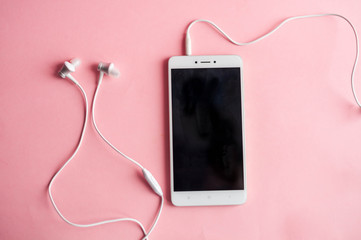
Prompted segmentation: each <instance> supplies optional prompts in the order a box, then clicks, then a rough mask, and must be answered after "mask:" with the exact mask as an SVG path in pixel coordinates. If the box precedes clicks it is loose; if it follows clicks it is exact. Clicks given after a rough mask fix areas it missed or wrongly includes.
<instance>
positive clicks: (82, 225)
mask: <svg viewBox="0 0 361 240" xmlns="http://www.w3.org/2000/svg"><path fill="white" fill-rule="evenodd" d="M68 78H69V79H70V80H71V81H72V82H73V83H74V84H75V85H76V86H77V87H78V88H79V89H80V91H81V93H82V96H83V98H84V101H85V116H84V124H83V129H82V131H81V134H80V139H79V142H78V145H77V147H76V149H75V151H74V152H73V154H72V155H71V157H70V158H69V159H68V160H67V161H66V162H65V163H64V165H63V166H62V167H61V168H60V169H59V170H58V171H57V172H56V173H55V175H54V176H53V178H52V179H51V181H50V183H49V187H48V193H49V197H50V200H51V203H52V204H53V206H54V208H55V210H56V212H57V213H58V215H59V216H60V217H61V218H62V219H63V220H64V221H65V222H67V223H68V224H70V225H72V226H75V227H82V228H86V227H94V226H99V225H103V224H107V223H115V222H121V221H129V222H134V223H136V224H138V225H139V227H140V228H141V229H142V231H143V234H144V235H145V236H148V235H149V233H148V234H147V232H146V231H145V229H144V227H143V225H142V224H141V223H140V222H139V221H138V220H136V219H133V218H116V219H109V220H104V221H100V222H95V223H89V224H79V223H73V222H71V221H70V220H68V219H67V218H66V217H64V216H63V214H61V212H60V210H59V209H58V207H57V205H56V204H55V201H54V199H53V196H52V186H53V183H54V181H55V179H56V177H57V176H58V175H59V174H60V172H61V171H62V170H63V169H64V168H65V166H66V165H67V164H68V163H69V162H70V161H71V160H72V159H73V158H74V157H75V155H76V154H77V153H78V150H79V148H80V146H81V144H82V142H83V138H84V133H85V129H86V125H87V122H88V100H87V96H86V93H85V91H84V89H83V88H82V86H81V85H80V84H79V83H78V82H77V81H76V80H75V78H74V77H72V76H71V75H70V74H69V75H68ZM143 239H146V238H143Z"/></svg>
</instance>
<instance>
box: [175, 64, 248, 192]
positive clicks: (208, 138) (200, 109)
mask: <svg viewBox="0 0 361 240" xmlns="http://www.w3.org/2000/svg"><path fill="white" fill-rule="evenodd" d="M171 71H172V72H171V74H172V79H171V81H172V84H171V85H172V89H171V90H172V114H173V176H174V191H202V190H241V189H244V180H243V179H244V178H243V154H242V152H243V150H242V119H241V118H242V114H241V96H240V92H241V89H240V88H241V86H240V69H239V68H207V69H205V68H204V69H203V68H202V69H172V70H171Z"/></svg>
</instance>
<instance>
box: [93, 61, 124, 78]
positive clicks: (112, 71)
mask: <svg viewBox="0 0 361 240" xmlns="http://www.w3.org/2000/svg"><path fill="white" fill-rule="evenodd" d="M98 71H100V72H103V73H106V74H107V75H109V76H112V77H116V78H117V77H119V75H120V72H119V70H118V69H117V68H116V67H114V63H102V62H101V63H99V65H98Z"/></svg>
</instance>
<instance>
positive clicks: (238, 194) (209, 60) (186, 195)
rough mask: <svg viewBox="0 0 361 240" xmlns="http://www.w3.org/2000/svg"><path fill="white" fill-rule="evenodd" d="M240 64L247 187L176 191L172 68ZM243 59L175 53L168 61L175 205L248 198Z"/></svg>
mask: <svg viewBox="0 0 361 240" xmlns="http://www.w3.org/2000/svg"><path fill="white" fill-rule="evenodd" d="M225 67H239V68H240V82H241V92H240V95H241V106H242V107H241V111H242V112H241V116H242V143H243V177H244V190H222V191H220V190H217V191H174V185H173V181H174V179H173V134H172V133H173V126H172V122H173V121H172V91H171V89H172V81H171V80H172V78H171V77H172V75H171V72H172V71H171V70H172V69H182V68H225ZM242 69H243V63H242V59H241V57H240V56H237V55H205V56H174V57H171V58H170V59H169V61H168V91H169V93H168V94H169V139H170V178H171V201H172V203H173V205H175V206H211V205H239V204H243V203H245V201H246V198H247V187H246V186H247V184H246V164H245V163H246V159H245V134H244V110H243V105H244V104H243V75H242Z"/></svg>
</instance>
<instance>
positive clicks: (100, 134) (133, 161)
mask: <svg viewBox="0 0 361 240" xmlns="http://www.w3.org/2000/svg"><path fill="white" fill-rule="evenodd" d="M103 76H104V73H103V72H100V75H99V80H98V85H97V88H96V90H95V93H94V97H93V103H92V110H91V114H92V121H93V125H94V128H95V130H96V131H97V133H98V134H99V136H100V137H101V138H102V139H103V140H104V142H106V143H107V144H108V145H109V146H110V147H111V148H112V149H113V150H114V151H116V152H117V153H119V154H120V155H122V156H123V157H124V158H126V159H128V160H129V161H131V162H132V163H134V164H135V165H137V166H138V167H140V169H143V168H144V167H143V166H142V165H141V164H140V163H138V162H137V161H135V160H134V159H132V158H130V157H128V156H127V155H125V154H124V153H122V152H121V151H119V150H118V149H117V148H116V147H115V146H114V145H113V144H111V143H110V142H109V141H108V139H106V138H105V137H104V135H103V134H102V133H101V132H100V130H99V128H98V126H97V124H96V121H95V113H94V112H95V102H96V99H97V96H98V91H99V87H100V84H101V83H102V80H103Z"/></svg>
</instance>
